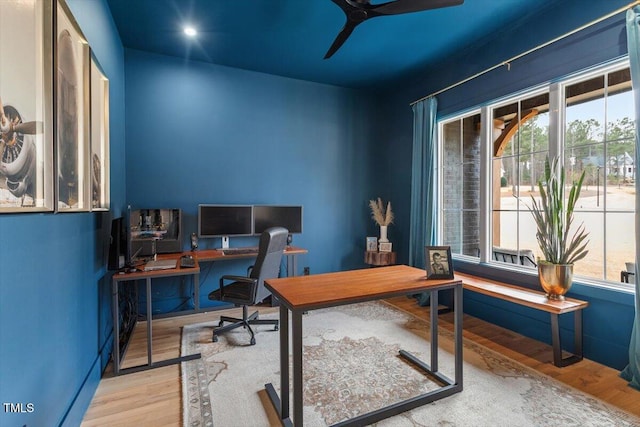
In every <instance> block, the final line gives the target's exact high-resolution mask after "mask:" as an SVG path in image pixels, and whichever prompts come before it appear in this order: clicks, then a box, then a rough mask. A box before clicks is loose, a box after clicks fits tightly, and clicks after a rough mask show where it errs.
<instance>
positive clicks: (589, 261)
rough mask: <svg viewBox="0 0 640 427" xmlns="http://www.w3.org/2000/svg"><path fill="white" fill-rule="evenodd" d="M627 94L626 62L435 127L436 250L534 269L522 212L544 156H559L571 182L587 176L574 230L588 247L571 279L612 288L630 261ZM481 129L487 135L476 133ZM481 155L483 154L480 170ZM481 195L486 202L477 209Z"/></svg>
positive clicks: (529, 229)
mask: <svg viewBox="0 0 640 427" xmlns="http://www.w3.org/2000/svg"><path fill="white" fill-rule="evenodd" d="M631 90H632V89H631V77H630V72H629V68H628V63H626V62H625V63H621V64H617V65H614V66H609V67H608V68H601V69H598V70H592V71H590V72H588V73H584V74H582V75H580V76H576V77H573V78H571V79H566V80H565V81H562V82H558V83H554V84H551V85H549V86H548V87H545V88H540V89H536V90H532V91H529V92H526V93H524V94H520V95H518V96H514V97H512V98H508V99H505V100H502V101H500V102H496V103H493V104H490V105H487V106H485V108H483V110H482V113H473V114H468V115H465V116H461V117H456V118H453V119H445V120H442V121H441V122H440V123H439V125H440V126H439V129H440V133H439V137H440V148H441V153H442V154H441V156H440V162H441V165H440V170H439V172H440V173H441V181H440V182H441V183H442V184H441V199H440V227H441V230H440V240H441V242H442V243H443V244H446V245H450V246H451V249H452V253H454V254H457V255H466V256H473V257H479V256H480V255H481V248H484V247H486V248H491V253H490V254H485V255H484V256H483V257H482V258H483V259H484V260H487V261H489V262H492V263H505V262H507V263H509V264H516V265H518V268H529V269H533V266H534V265H535V264H534V263H533V262H529V261H535V259H536V258H537V257H538V256H541V252H540V250H539V248H538V243H537V241H536V237H535V233H536V228H535V223H534V221H533V218H532V216H531V213H530V212H529V210H528V206H529V205H530V201H531V197H537V196H538V190H537V183H538V181H539V180H540V179H541V178H542V177H543V175H544V165H545V160H546V158H547V156H549V153H551V154H552V155H554V154H556V153H558V154H559V155H560V156H561V158H562V160H563V163H564V166H565V170H566V173H567V181H568V182H569V183H570V182H571V181H572V180H574V179H577V178H578V177H579V176H580V174H581V173H582V172H583V171H584V172H585V181H584V184H583V188H582V194H581V197H580V200H579V202H578V205H577V207H576V212H575V220H574V225H573V231H575V230H576V228H577V227H578V226H579V225H580V224H581V223H582V222H584V225H585V228H586V229H587V231H589V233H590V234H589V239H590V244H589V254H588V256H587V258H586V259H583V260H582V261H580V262H578V263H577V264H576V266H575V270H574V271H575V274H576V276H581V277H583V278H587V279H592V280H598V281H602V280H607V281H610V282H620V280H621V272H622V271H625V270H626V267H625V263H626V262H632V261H633V260H634V253H635V242H634V236H635V223H634V212H635V210H634V209H635V197H636V196H635V179H636V165H634V159H635V149H636V146H635V136H634V135H635V125H634V120H633V117H634V104H633V98H632V91H631ZM484 114H486V116H487V117H488V119H485V117H484V116H483V115H484ZM480 123H490V124H492V126H490V127H492V129H489V130H488V131H487V132H484V131H482V130H481V129H480ZM552 123H553V125H551V124H552ZM483 144H486V145H483ZM483 146H484V147H487V151H491V155H490V156H489V155H487V159H488V160H484V161H483V160H481V156H480V153H481V151H482V148H481V147H483ZM483 177H484V178H483ZM483 180H484V181H486V182H483ZM484 189H486V190H484ZM483 194H486V195H487V197H488V198H490V200H488V201H487V203H485V204H480V199H481V197H482V195H483ZM483 215H486V217H487V218H485V219H487V221H483V220H482V219H483ZM484 224H487V225H486V226H485V225H484ZM481 227H486V228H487V229H486V230H483V229H481ZM484 236H486V237H484ZM483 239H485V240H487V242H484V241H483ZM512 266H513V265H512Z"/></svg>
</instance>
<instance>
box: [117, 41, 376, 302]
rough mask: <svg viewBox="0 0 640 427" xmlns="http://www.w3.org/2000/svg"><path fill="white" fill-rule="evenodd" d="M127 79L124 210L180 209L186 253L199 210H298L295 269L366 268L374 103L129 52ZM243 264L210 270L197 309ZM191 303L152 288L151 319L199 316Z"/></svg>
mask: <svg viewBox="0 0 640 427" xmlns="http://www.w3.org/2000/svg"><path fill="white" fill-rule="evenodd" d="M125 74H126V86H127V95H126V110H127V121H126V129H127V130H126V134H127V138H126V139H127V201H128V203H130V204H131V206H132V207H133V208H134V209H135V208H154V207H155V208H180V209H182V210H183V218H184V219H183V231H184V233H185V235H184V247H185V249H186V248H187V247H188V236H189V234H190V233H192V232H196V231H197V223H196V219H197V206H198V204H199V203H214V204H215V203H218V204H281V205H288V204H290V205H303V206H304V230H303V234H301V235H294V242H293V244H294V245H296V246H301V247H304V248H306V249H308V250H309V254H308V255H303V256H301V257H300V258H299V264H298V265H299V270H301V269H302V267H303V266H308V267H310V270H311V272H312V273H322V272H327V271H336V270H344V269H350V268H358V267H363V266H364V264H363V251H364V246H365V245H364V243H365V242H364V240H365V239H364V237H365V236H366V235H367V228H368V227H369V226H371V228H372V225H373V223H372V222H371V221H370V220H369V212H368V208H367V201H368V200H369V199H370V198H373V197H375V196H376V195H377V194H376V192H375V188H373V184H372V181H371V179H372V169H373V168H372V162H373V161H374V157H373V153H372V146H373V145H372V143H374V142H375V140H376V138H377V130H376V127H375V123H376V110H375V108H373V106H374V105H375V102H374V100H373V99H372V98H371V97H369V96H368V95H367V94H365V93H362V92H358V91H354V90H349V89H343V88H338V87H334V86H327V85H321V84H317V83H309V82H303V81H298V80H293V79H288V78H282V77H276V76H271V75H267V74H261V73H256V72H251V71H244V70H238V69H233V68H228V67H224V66H218V65H212V64H207V63H201V62H195V61H191V62H185V61H184V60H181V59H177V58H173V57H168V56H161V55H156V54H150V53H145V52H140V51H136V50H127V51H126V73H125ZM372 231H373V230H372ZM251 244H257V240H256V239H255V238H247V237H232V238H231V245H232V246H246V245H251ZM200 247H201V248H212V247H220V239H201V241H200ZM246 266H247V263H243V262H224V263H216V264H214V265H211V264H209V265H206V266H205V271H204V272H203V274H201V295H202V298H201V305H202V306H207V305H211V304H210V303H209V301H208V299H207V294H208V293H209V292H210V291H211V290H213V289H216V288H217V286H218V278H219V277H220V276H221V275H222V274H242V273H244V272H246ZM297 273H301V271H298V272H297ZM185 292H186V293H185ZM189 294H190V288H187V289H185V290H183V291H182V290H181V291H180V292H176V288H175V286H171V285H167V286H165V287H163V286H154V311H156V310H157V311H167V310H171V309H173V308H175V307H177V306H179V305H180V304H183V303H185V302H186V304H187V305H188V306H192V305H193V301H186V300H185V298H188V296H189ZM141 309H142V310H144V308H143V307H141Z"/></svg>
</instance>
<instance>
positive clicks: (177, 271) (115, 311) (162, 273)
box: [111, 254, 200, 375]
mask: <svg viewBox="0 0 640 427" xmlns="http://www.w3.org/2000/svg"><path fill="white" fill-rule="evenodd" d="M181 255H182V254H163V255H158V259H176V260H177V264H176V268H171V269H167V270H155V271H135V272H127V273H124V272H121V273H115V274H114V275H113V277H112V280H111V286H112V292H111V295H112V305H111V307H112V315H113V373H114V375H122V374H130V373H134V372H139V371H145V370H147V369H153V368H159V367H161V366H167V365H173V364H176V363H180V362H184V361H187V360H193V359H199V358H200V353H198V354H192V355H188V356H182V357H176V358H173V359H167V360H162V361H160V362H154V361H153V327H152V324H153V309H152V305H151V302H152V299H153V298H152V297H151V280H152V279H156V278H159V277H178V276H193V281H194V286H193V288H194V299H195V302H194V306H195V311H198V309H199V300H200V295H199V283H198V282H199V276H200V266H199V265H198V261H197V260H196V265H195V267H190V268H181V267H180V256H181ZM140 268H141V269H143V268H144V265H142V266H140ZM141 279H144V280H145V281H146V285H147V286H146V297H147V364H146V365H138V366H133V367H130V368H125V369H122V368H121V367H120V363H121V360H120V303H119V298H118V285H119V283H120V282H128V281H136V280H141ZM126 345H127V344H126V343H125V347H126Z"/></svg>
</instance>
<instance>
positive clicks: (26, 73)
mask: <svg viewBox="0 0 640 427" xmlns="http://www.w3.org/2000/svg"><path fill="white" fill-rule="evenodd" d="M52 5H53V3H52V0H23V1H19V2H15V1H9V2H6V1H0V16H1V17H2V25H0V42H1V43H0V44H1V45H2V59H1V60H0V212H32V211H35V212H41V211H52V210H53V204H54V181H53V178H54V176H55V175H54V165H53V144H52V141H53V98H52V92H53V91H52V78H51V74H52V73H51V70H52V69H53V56H52V55H53V54H52V44H53V42H52V37H51V35H52V28H53V6H52Z"/></svg>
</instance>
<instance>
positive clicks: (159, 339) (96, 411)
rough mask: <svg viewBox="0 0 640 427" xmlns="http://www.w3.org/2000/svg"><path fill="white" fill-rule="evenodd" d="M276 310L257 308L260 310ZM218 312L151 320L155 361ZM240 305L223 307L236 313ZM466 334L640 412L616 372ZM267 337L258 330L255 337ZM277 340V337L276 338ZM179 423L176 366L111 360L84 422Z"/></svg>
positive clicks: (471, 329) (497, 334)
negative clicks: (121, 371)
mask: <svg viewBox="0 0 640 427" xmlns="http://www.w3.org/2000/svg"><path fill="white" fill-rule="evenodd" d="M388 302H390V303H391V304H393V305H395V306H396V307H398V308H400V309H402V310H405V311H407V312H409V313H412V314H414V315H417V316H419V317H422V318H425V319H428V316H429V310H428V309H426V308H423V307H419V306H418V305H417V304H416V303H415V300H412V299H409V298H406V297H398V298H392V299H390V300H388ZM273 311H277V308H272V307H260V312H261V313H263V314H264V313H268V312H273ZM222 313H223V312H222V311H215V312H211V313H201V314H195V315H189V316H182V317H174V318H170V319H161V320H155V321H154V323H153V334H154V340H153V345H154V352H153V354H154V360H162V359H166V358H171V357H177V356H178V355H179V352H180V334H181V327H182V326H184V325H188V324H192V323H199V322H206V321H215V320H217V319H218V317H219V316H220V315H221V314H222ZM240 313H241V312H240V309H234V310H229V311H225V314H231V315H235V316H237V315H239V314H240ZM440 319H441V321H440V325H441V327H444V328H448V329H450V330H453V316H452V314H450V313H449V314H443V315H441V316H440ZM145 334H146V325H145V323H144V322H140V323H139V324H138V325H137V326H136V329H135V331H134V334H133V337H132V340H131V344H130V346H129V350H128V352H127V355H126V357H125V360H124V364H123V367H127V366H134V365H137V364H141V363H146V335H145ZM464 336H465V338H466V339H470V340H473V341H475V342H477V343H478V344H481V345H484V346H485V347H488V348H490V349H492V350H494V351H497V352H499V353H501V354H503V355H505V356H507V357H510V358H512V359H514V360H516V361H518V362H520V363H522V364H524V365H526V366H529V367H531V368H533V369H535V370H537V371H539V372H541V373H543V374H545V375H549V376H551V377H553V378H555V379H557V380H559V381H561V382H563V383H565V384H567V385H569V386H571V387H574V388H576V389H579V390H582V391H584V392H586V393H589V394H591V395H593V396H595V397H597V398H599V399H602V400H604V401H606V402H608V403H610V404H612V405H615V406H617V407H619V408H621V409H623V410H626V411H628V412H630V413H633V414H635V415H637V416H640V391H637V390H635V389H633V388H631V387H629V386H628V385H627V383H626V381H624V380H623V379H621V378H620V377H619V376H618V371H616V370H615V369H611V368H608V367H606V366H603V365H600V364H598V363H596V362H593V361H590V360H583V361H581V362H579V363H577V364H574V365H571V366H567V367H565V368H557V367H555V366H553V364H552V363H551V361H552V355H551V347H550V346H549V345H546V344H543V343H541V342H538V341H535V340H532V339H529V338H526V337H523V336H521V335H518V334H516V333H514V332H511V331H509V330H506V329H503V328H500V327H498V326H495V325H492V324H490V323H487V322H484V321H482V320H479V319H476V318H473V317H471V316H467V315H465V317H464ZM264 338H266V336H265V334H264V333H260V335H259V336H258V337H257V339H264ZM274 339H277V337H274ZM106 425H108V426H132V425H135V426H153V427H160V426H180V425H182V403H181V384H180V368H179V366H178V365H173V366H167V367H163V368H157V369H152V370H149V371H144V372H138V373H135V374H129V375H123V376H119V377H114V376H113V374H112V371H111V364H109V366H108V367H107V370H106V372H105V373H104V375H103V378H102V380H101V381H100V385H99V386H98V389H97V391H96V394H95V396H94V398H93V400H92V402H91V405H90V407H89V409H88V411H87V413H86V414H85V417H84V421H83V423H82V426H85V427H90V426H106Z"/></svg>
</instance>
